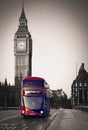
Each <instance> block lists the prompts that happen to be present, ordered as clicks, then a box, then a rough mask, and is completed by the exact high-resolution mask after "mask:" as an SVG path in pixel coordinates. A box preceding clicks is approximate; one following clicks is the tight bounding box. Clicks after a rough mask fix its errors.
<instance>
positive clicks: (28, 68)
mask: <svg viewBox="0 0 88 130" xmlns="http://www.w3.org/2000/svg"><path fill="white" fill-rule="evenodd" d="M14 56H15V86H20V85H21V80H22V78H23V77H26V76H31V75H32V38H31V34H30V33H29V31H28V26H27V19H26V16H25V11H24V7H22V12H21V16H20V18H19V26H18V30H17V31H16V33H15V36H14Z"/></svg>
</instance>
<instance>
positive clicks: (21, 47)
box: [17, 41, 26, 51]
mask: <svg viewBox="0 0 88 130" xmlns="http://www.w3.org/2000/svg"><path fill="white" fill-rule="evenodd" d="M17 50H18V51H25V50H26V43H25V41H20V42H18V43H17Z"/></svg>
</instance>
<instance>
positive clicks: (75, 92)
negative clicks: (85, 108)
mask: <svg viewBox="0 0 88 130" xmlns="http://www.w3.org/2000/svg"><path fill="white" fill-rule="evenodd" d="M71 96H72V97H71V99H72V106H73V107H74V106H79V105H88V72H87V71H86V70H85V68H84V63H82V64H81V67H80V69H79V72H78V75H77V77H76V79H75V80H74V81H73V83H72V86H71Z"/></svg>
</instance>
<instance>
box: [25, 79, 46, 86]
mask: <svg viewBox="0 0 88 130" xmlns="http://www.w3.org/2000/svg"><path fill="white" fill-rule="evenodd" d="M31 86H34V87H44V81H37V80H36V81H23V87H31Z"/></svg>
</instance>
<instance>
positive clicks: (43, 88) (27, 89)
mask: <svg viewBox="0 0 88 130" xmlns="http://www.w3.org/2000/svg"><path fill="white" fill-rule="evenodd" d="M49 113H50V92H49V85H48V84H47V82H46V81H45V80H44V79H43V78H40V77H26V78H24V79H23V80H22V86H21V115H22V116H23V117H26V116H47V115H49Z"/></svg>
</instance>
